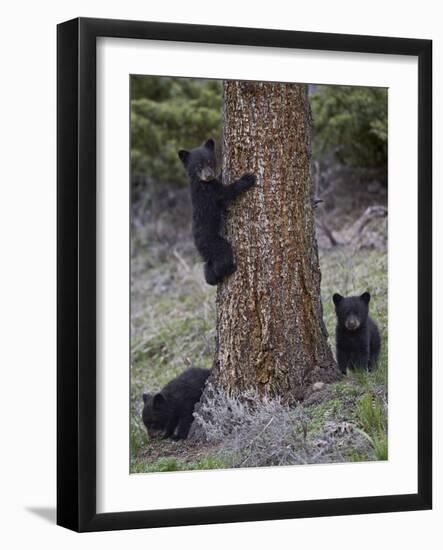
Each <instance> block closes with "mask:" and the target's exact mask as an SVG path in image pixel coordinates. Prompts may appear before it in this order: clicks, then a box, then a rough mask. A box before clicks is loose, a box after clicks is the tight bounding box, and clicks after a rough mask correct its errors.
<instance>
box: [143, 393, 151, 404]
mask: <svg viewBox="0 0 443 550" xmlns="http://www.w3.org/2000/svg"><path fill="white" fill-rule="evenodd" d="M150 397H151V396H150V395H149V393H144V394H143V395H142V398H143V403H146V402H147V401H148V399H149V398H150Z"/></svg>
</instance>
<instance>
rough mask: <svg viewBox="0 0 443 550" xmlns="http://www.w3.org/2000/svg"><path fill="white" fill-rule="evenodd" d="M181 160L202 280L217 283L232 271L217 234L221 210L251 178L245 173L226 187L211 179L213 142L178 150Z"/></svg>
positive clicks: (229, 249)
mask: <svg viewBox="0 0 443 550" xmlns="http://www.w3.org/2000/svg"><path fill="white" fill-rule="evenodd" d="M178 156H179V157H180V160H181V161H182V163H183V165H184V167H185V170H186V173H187V175H188V178H189V182H190V185H191V199H192V209H193V214H192V230H193V235H194V241H195V246H196V247H197V250H198V252H199V253H200V255H201V257H202V258H203V260H204V262H205V266H204V270H205V279H206V282H207V283H208V284H210V285H216V284H218V283H220V282H221V281H222V280H223V279H224V278H225V277H227V276H228V275H231V274H232V273H234V271H235V264H234V256H233V253H232V247H231V244H230V243H229V242H228V241H227V240H226V239H224V238H223V237H222V236H221V235H220V231H221V230H222V224H223V214H224V210H225V207H226V206H227V204H228V203H229V202H231V201H233V200H234V199H235V198H236V197H237V196H238V195H240V194H241V193H243V192H244V191H246V190H247V189H249V188H250V187H253V186H254V185H255V181H256V180H255V176H254V175H253V174H245V175H243V176H242V177H241V178H240V179H239V180H237V181H235V182H234V183H231V184H230V185H223V184H222V182H221V181H220V179H218V178H216V177H215V171H216V158H215V143H214V140H213V139H208V140H207V141H206V142H205V143H204V144H203V145H202V146H201V147H197V148H195V149H192V150H191V151H185V150H183V149H182V150H181V151H179V152H178Z"/></svg>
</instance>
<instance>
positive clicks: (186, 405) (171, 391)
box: [142, 367, 210, 441]
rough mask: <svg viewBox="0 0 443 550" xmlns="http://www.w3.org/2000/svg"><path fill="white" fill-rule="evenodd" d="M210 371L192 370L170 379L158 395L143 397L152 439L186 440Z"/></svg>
mask: <svg viewBox="0 0 443 550" xmlns="http://www.w3.org/2000/svg"><path fill="white" fill-rule="evenodd" d="M209 372H210V371H209V369H198V368H195V367H194V368H190V369H187V370H185V371H184V372H182V373H181V374H180V375H179V376H177V378H174V380H171V381H170V382H169V383H168V384H166V386H165V387H164V388H163V389H162V390H161V391H160V392H159V393H156V394H155V395H153V394H149V393H144V394H143V402H144V404H145V405H144V407H143V413H142V416H143V423H144V424H145V426H146V429H147V431H148V435H149V437H160V436H163V438H165V439H166V438H167V437H171V438H172V439H174V440H176V441H177V440H179V439H186V438H187V437H188V433H189V429H190V427H191V424H192V421H193V420H194V417H193V415H192V413H193V412H194V406H195V404H196V403H197V402H198V401H199V400H200V397H201V394H202V392H203V388H204V386H205V383H206V380H207V378H208V376H209Z"/></svg>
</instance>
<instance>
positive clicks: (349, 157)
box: [130, 75, 388, 473]
mask: <svg viewBox="0 0 443 550" xmlns="http://www.w3.org/2000/svg"><path fill="white" fill-rule="evenodd" d="M130 84H131V151H130V154H131V181H130V186H131V258H130V262H131V264H130V267H131V371H130V419H131V422H130V472H131V473H149V472H165V471H181V470H207V469H224V468H245V467H267V466H288V465H299V464H319V463H343V462H361V461H375V460H387V459H388V384H387V382H388V241H387V237H388V233H387V228H388V209H387V205H388V203H387V197H388V181H387V158H388V157H387V155H388V113H387V110H388V101H387V100H388V92H387V89H384V88H362V87H349V86H338V85H337V86H332V85H311V84H309V85H303V84H287V83H269V82H244V81H219V80H204V79H191V78H175V77H160V76H143V75H133V76H131V83H130ZM214 159H216V161H214ZM215 190H217V191H215ZM215 193H218V194H217V198H216V200H215V199H214V200H212V198H208V197H213V196H215ZM202 197H203V198H202ZM198 201H200V202H198ZM205 201H206V202H205ZM219 205H220V212H219V211H218V208H219ZM219 214H220V216H221V220H222V221H221V223H220V230H219V227H218V222H217V220H216V219H215V218H216V217H217V216H218V215H219ZM208 243H209V244H208ZM350 297H352V299H351V298H350ZM368 311H369V317H368ZM337 325H338V328H337ZM196 369H197V370H196ZM201 369H205V370H201ZM180 375H181V377H180V378H177V377H179V376H180ZM171 381H174V383H173V384H172V385H171V384H170V383H171Z"/></svg>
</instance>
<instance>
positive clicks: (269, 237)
mask: <svg viewBox="0 0 443 550" xmlns="http://www.w3.org/2000/svg"><path fill="white" fill-rule="evenodd" d="M223 149H224V154H223V174H224V178H225V179H226V181H232V180H234V179H236V178H238V177H240V176H241V175H242V174H243V173H245V172H253V173H255V174H256V175H257V179H258V184H257V187H256V188H255V189H251V190H249V191H247V192H246V193H245V194H244V195H243V196H241V197H240V198H239V199H238V200H237V201H236V202H235V204H232V205H231V206H230V208H229V212H228V214H227V219H226V233H227V237H228V239H229V240H230V241H231V243H232V245H233V249H234V254H235V260H236V264H237V271H236V273H235V274H234V275H233V276H231V277H229V278H227V279H226V281H225V282H224V283H223V284H222V285H220V286H219V288H218V293H217V349H216V354H215V358H214V368H213V374H212V383H213V386H215V387H216V388H218V389H222V390H225V391H227V392H228V393H237V392H242V391H244V390H246V389H250V388H252V389H257V390H258V391H259V393H260V394H266V395H270V396H281V397H283V398H284V399H285V400H288V401H291V400H293V399H301V398H303V396H304V394H305V392H306V390H307V389H308V388H309V387H310V386H311V385H312V383H314V382H316V381H325V380H326V381H328V380H333V379H336V378H337V371H336V369H335V363H334V359H333V356H332V353H331V350H330V347H329V345H328V342H327V333H326V329H325V325H324V323H323V317H322V304H321V298H320V277H321V275H320V269H319V262H318V250H317V241H316V236H315V224H314V213H313V187H312V182H311V173H310V110H309V103H308V96H307V87H306V86H303V85H296V84H280V83H255V82H241V81H229V82H225V84H224V141H223Z"/></svg>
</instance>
